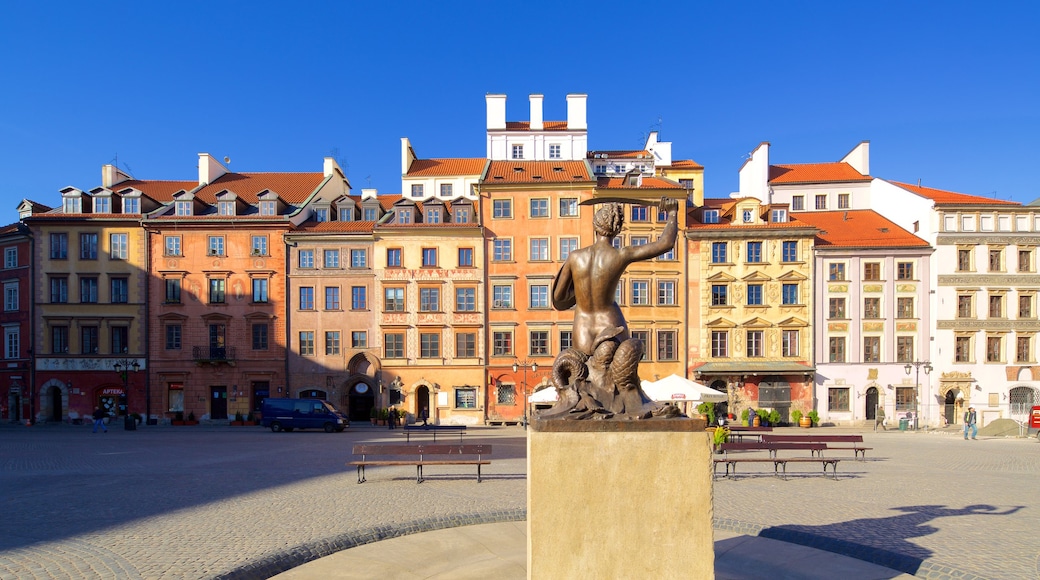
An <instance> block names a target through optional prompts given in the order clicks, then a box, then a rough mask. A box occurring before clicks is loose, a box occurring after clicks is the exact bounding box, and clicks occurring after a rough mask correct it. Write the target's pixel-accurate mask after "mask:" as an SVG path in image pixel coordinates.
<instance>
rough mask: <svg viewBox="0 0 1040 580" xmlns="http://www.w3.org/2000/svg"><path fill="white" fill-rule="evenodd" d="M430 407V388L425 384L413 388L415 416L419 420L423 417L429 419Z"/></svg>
mask: <svg viewBox="0 0 1040 580" xmlns="http://www.w3.org/2000/svg"><path fill="white" fill-rule="evenodd" d="M431 408H432V405H430V388H429V387H427V386H426V385H422V386H420V387H419V388H418V389H415V416H416V417H418V418H419V419H420V420H422V418H423V417H426V418H427V419H430V418H431V417H432V413H431V412H430V409H431Z"/></svg>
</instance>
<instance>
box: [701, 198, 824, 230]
mask: <svg viewBox="0 0 1040 580" xmlns="http://www.w3.org/2000/svg"><path fill="white" fill-rule="evenodd" d="M741 199H748V198H746V197H745V198H740V199H733V198H730V197H711V198H705V200H704V203H703V204H702V205H701V207H699V208H694V209H692V210H690V211H688V212H687V222H688V224H689V229H691V230H745V229H747V230H772V229H778V228H811V227H813V225H812V224H808V223H805V222H802V221H799V220H798V216H800V215H801V213H797V214H790V213H788V214H787V220H788V221H786V222H773V223H769V222H760V223H757V224H742V223H740V224H734V223H733V217H734V213H735V212H734V211H733V210H734V209H735V208H736V206H737V202H739V201H740V200H741ZM770 207H771V206H768V205H760V206H759V210H760V211H761V212H762V213H763V215H765V213H766V212H768V211H769V209H770ZM704 208H707V209H717V210H719V223H715V224H705V223H701V215H702V214H701V211H700V210H702V209H704Z"/></svg>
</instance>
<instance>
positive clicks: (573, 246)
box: [560, 238, 578, 262]
mask: <svg viewBox="0 0 1040 580" xmlns="http://www.w3.org/2000/svg"><path fill="white" fill-rule="evenodd" d="M577 249H578V238H560V261H561V262H563V261H566V260H567V256H570V255H571V252H573V251H574V250H577Z"/></svg>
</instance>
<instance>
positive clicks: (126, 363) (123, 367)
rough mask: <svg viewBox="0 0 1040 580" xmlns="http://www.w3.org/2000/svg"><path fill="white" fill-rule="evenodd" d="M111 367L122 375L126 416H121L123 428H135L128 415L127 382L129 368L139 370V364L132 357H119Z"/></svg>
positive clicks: (128, 388) (128, 380) (131, 418)
mask: <svg viewBox="0 0 1040 580" xmlns="http://www.w3.org/2000/svg"><path fill="white" fill-rule="evenodd" d="M112 368H113V369H115V371H116V372H117V373H121V374H122V376H123V397H124V399H125V401H126V416H125V417H123V429H125V430H127V431H133V430H135V429H137V424H136V423H135V422H134V418H133V417H132V416H131V415H130V387H129V386H128V385H127V384H128V383H129V382H130V370H131V369H133V371H134V372H135V373H136V372H137V371H139V370H141V364H140V363H138V362H137V359H134V358H121V359H119V360H117V361H115V362H114V363H113V364H112Z"/></svg>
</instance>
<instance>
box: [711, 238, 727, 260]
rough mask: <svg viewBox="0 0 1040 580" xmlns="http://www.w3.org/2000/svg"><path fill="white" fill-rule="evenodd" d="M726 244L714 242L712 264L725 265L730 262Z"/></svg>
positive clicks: (712, 245)
mask: <svg viewBox="0 0 1040 580" xmlns="http://www.w3.org/2000/svg"><path fill="white" fill-rule="evenodd" d="M726 247H727V246H726V242H712V244H711V263H712V264H725V263H726V262H727V261H728V260H727V257H726Z"/></svg>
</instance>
